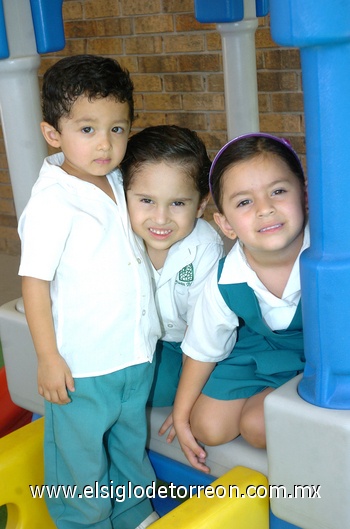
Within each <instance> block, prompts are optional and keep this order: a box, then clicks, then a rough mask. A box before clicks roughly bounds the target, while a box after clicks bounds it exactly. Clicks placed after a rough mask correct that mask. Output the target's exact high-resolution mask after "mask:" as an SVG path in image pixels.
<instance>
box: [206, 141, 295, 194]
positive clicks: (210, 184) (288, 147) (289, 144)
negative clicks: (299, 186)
mask: <svg viewBox="0 0 350 529" xmlns="http://www.w3.org/2000/svg"><path fill="white" fill-rule="evenodd" d="M256 137H258V138H259V137H260V138H269V139H271V140H274V141H276V142H278V143H281V144H282V145H284V146H285V147H287V149H288V150H289V151H290V152H291V153H292V154H293V155H294V157H295V159H296V160H297V162H298V164H299V166H300V169H301V172H302V174H304V170H303V166H302V165H301V162H300V159H299V156H298V155H297V153H296V152H295V150H294V149H293V147H292V145H291V143H290V142H289V141H288V140H286V139H285V138H279V137H278V136H273V135H272V134H266V133H265V132H252V133H249V134H242V135H241V136H237V137H236V138H233V139H232V140H230V141H228V142H227V143H226V144H225V145H224V146H223V147H222V148H221V149H220V150H219V152H218V153H217V154H216V156H215V158H214V160H213V161H212V164H211V167H210V171H209V188H210V192H211V193H212V181H211V177H212V174H213V170H214V167H215V165H216V163H217V161H218V159H219V158H220V157H221V155H222V153H223V152H225V151H226V149H227V147H229V146H230V145H232V144H233V143H236V142H237V141H239V140H242V139H245V138H256Z"/></svg>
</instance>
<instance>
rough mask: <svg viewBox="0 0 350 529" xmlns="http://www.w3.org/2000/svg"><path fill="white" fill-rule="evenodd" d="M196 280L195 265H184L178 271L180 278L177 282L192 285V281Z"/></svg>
mask: <svg viewBox="0 0 350 529" xmlns="http://www.w3.org/2000/svg"><path fill="white" fill-rule="evenodd" d="M193 280H194V269H193V265H192V264H189V265H187V266H184V267H183V268H182V269H181V270H180V272H179V273H178V280H177V281H176V282H177V283H181V284H182V285H186V286H190V285H191V283H192V282H193Z"/></svg>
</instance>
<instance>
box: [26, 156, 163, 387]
mask: <svg viewBox="0 0 350 529" xmlns="http://www.w3.org/2000/svg"><path fill="white" fill-rule="evenodd" d="M62 162H63V155H62V154H58V155H53V156H51V157H49V158H47V159H46V160H45V162H44V164H43V167H42V170H41V172H40V176H39V179H38V181H37V182H36V184H35V185H34V187H33V190H32V195H31V198H30V200H29V203H28V205H27V207H26V208H25V210H24V212H23V214H22V216H21V218H20V221H19V234H20V237H21V241H22V256H21V264H20V270H19V274H20V275H22V276H30V277H35V278H38V279H42V280H46V281H50V282H51V298H52V312H53V318H54V323H55V330H56V340H57V345H58V349H59V351H60V353H61V354H62V356H63V357H64V358H65V359H66V361H67V363H68V365H69V367H70V369H71V371H72V374H73V376H74V377H88V376H98V375H103V374H107V373H111V372H113V371H117V370H119V369H123V368H125V367H127V366H130V365H134V364H139V363H142V362H146V361H151V360H152V357H153V351H154V348H155V344H156V341H157V339H158V337H159V335H160V328H159V321H158V316H157V312H156V308H155V303H154V300H153V294H152V285H151V278H150V275H149V270H148V265H147V264H146V259H145V258H146V256H145V253H144V250H143V246H142V244H139V243H138V242H137V240H136V238H135V236H134V234H133V232H132V230H131V227H130V222H129V218H128V215H127V210H126V204H125V197H124V190H123V186H122V179H121V173H120V171H119V170H116V171H113V172H112V173H111V174H109V175H108V176H107V177H108V180H109V182H110V184H111V186H112V189H113V191H114V194H115V197H116V201H117V204H116V203H115V202H114V201H113V200H111V199H110V198H109V197H108V195H106V194H105V193H104V192H103V191H101V190H100V189H99V188H97V187H96V186H94V185H92V184H90V183H87V182H85V181H82V180H80V179H78V178H76V177H74V176H70V175H68V174H67V173H65V172H64V171H63V170H62V169H61V168H60V165H61V164H62Z"/></svg>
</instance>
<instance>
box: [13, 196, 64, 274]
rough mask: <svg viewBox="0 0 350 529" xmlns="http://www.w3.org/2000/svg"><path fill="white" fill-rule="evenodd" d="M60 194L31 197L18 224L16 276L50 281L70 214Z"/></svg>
mask: <svg viewBox="0 0 350 529" xmlns="http://www.w3.org/2000/svg"><path fill="white" fill-rule="evenodd" d="M59 202H60V201H59V196H57V194H54V195H53V194H52V193H49V192H42V193H39V194H37V195H35V196H34V197H32V198H31V199H30V200H29V202H28V205H27V207H26V208H25V210H24V212H23V214H22V215H21V218H20V220H19V223H18V233H19V236H20V239H21V262H20V268H19V275H21V276H29V277H35V278H37V279H42V280H46V281H51V280H52V279H53V277H54V275H55V272H56V269H57V266H58V264H59V262H60V259H61V256H62V253H63V250H64V248H65V245H66V242H67V238H68V236H69V231H70V226H71V213H69V212H68V211H67V208H65V207H64V206H62V205H61V204H60V203H59Z"/></svg>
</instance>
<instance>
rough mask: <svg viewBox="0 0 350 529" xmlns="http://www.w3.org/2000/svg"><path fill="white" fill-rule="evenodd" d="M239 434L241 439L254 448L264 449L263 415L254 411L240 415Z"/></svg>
mask: <svg viewBox="0 0 350 529" xmlns="http://www.w3.org/2000/svg"><path fill="white" fill-rule="evenodd" d="M240 433H241V435H242V437H243V438H244V439H245V440H246V441H247V442H248V443H249V444H250V445H252V446H254V447H255V448H266V431H265V421H264V416H263V414H259V413H256V410H249V411H247V412H246V413H244V412H243V413H242V416H241V421H240Z"/></svg>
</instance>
